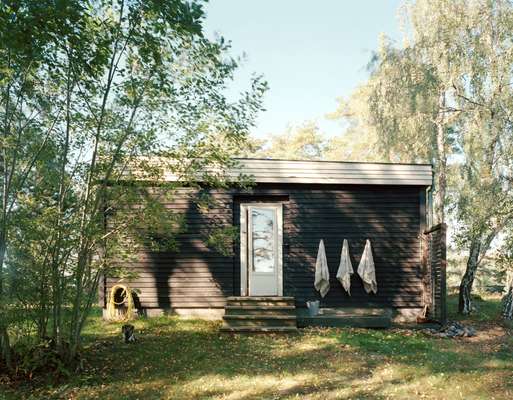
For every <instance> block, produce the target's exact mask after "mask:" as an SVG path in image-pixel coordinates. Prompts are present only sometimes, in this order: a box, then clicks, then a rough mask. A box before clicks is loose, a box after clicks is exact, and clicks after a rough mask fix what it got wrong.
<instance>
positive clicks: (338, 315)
mask: <svg viewBox="0 0 513 400" xmlns="http://www.w3.org/2000/svg"><path fill="white" fill-rule="evenodd" d="M391 325H392V311H391V310H390V309H386V308H385V309H379V308H349V307H347V308H340V309H321V312H320V313H319V314H318V315H316V316H313V317H311V316H309V315H308V311H307V310H305V309H298V310H297V326H298V327H306V326H327V327H353V328H389V327H390V326H391Z"/></svg>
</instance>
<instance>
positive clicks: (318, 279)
mask: <svg viewBox="0 0 513 400" xmlns="http://www.w3.org/2000/svg"><path fill="white" fill-rule="evenodd" d="M314 286H315V288H316V289H317V290H318V291H319V292H320V293H321V297H324V296H326V293H328V290H330V272H329V270H328V260H326V251H325V250H324V242H323V241H322V239H321V242H320V243H319V251H318V252H317V261H316V263H315V282H314Z"/></svg>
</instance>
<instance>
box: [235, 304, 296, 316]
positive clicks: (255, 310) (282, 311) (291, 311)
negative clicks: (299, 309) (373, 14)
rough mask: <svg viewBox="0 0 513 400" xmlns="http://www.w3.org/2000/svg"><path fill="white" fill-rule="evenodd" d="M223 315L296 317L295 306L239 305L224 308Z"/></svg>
mask: <svg viewBox="0 0 513 400" xmlns="http://www.w3.org/2000/svg"><path fill="white" fill-rule="evenodd" d="M225 315H262V316H266V315H294V316H295V315H296V307H295V306H258V305H246V304H243V305H239V306H226V307H225Z"/></svg>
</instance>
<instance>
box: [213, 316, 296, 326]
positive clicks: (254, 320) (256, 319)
mask: <svg viewBox="0 0 513 400" xmlns="http://www.w3.org/2000/svg"><path fill="white" fill-rule="evenodd" d="M223 319H224V322H225V324H224V325H225V326H226V327H232V328H233V327H238V326H254V327H289V326H292V327H296V326H297V325H296V316H295V315H225V316H224V317H223Z"/></svg>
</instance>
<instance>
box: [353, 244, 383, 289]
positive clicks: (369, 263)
mask: <svg viewBox="0 0 513 400" xmlns="http://www.w3.org/2000/svg"><path fill="white" fill-rule="evenodd" d="M358 275H360V277H361V278H362V281H363V287H364V289H365V291H366V292H367V293H370V292H374V293H377V292H378V284H377V282H376V269H375V268H374V259H373V258H372V248H371V243H370V240H369V239H367V242H366V243H365V249H364V250H363V254H362V259H361V260H360V264H359V265H358Z"/></svg>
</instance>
